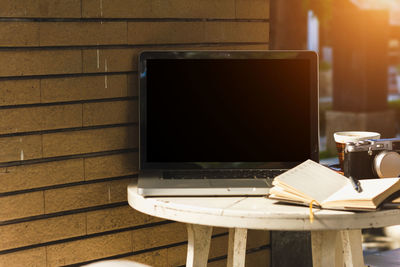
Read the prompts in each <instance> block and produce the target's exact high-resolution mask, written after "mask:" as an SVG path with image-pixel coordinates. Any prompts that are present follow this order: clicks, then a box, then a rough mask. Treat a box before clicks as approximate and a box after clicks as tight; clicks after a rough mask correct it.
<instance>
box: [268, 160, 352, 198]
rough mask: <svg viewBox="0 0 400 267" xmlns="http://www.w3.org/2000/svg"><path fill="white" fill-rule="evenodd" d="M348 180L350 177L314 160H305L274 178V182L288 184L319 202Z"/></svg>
mask: <svg viewBox="0 0 400 267" xmlns="http://www.w3.org/2000/svg"><path fill="white" fill-rule="evenodd" d="M348 182H349V180H348V178H346V177H344V176H343V175H341V174H339V173H336V172H335V171H333V170H331V169H329V168H328V167H325V166H322V165H321V164H318V163H316V162H314V161H312V160H307V161H305V162H303V163H302V164H300V165H298V166H296V167H294V168H292V169H290V170H288V171H286V172H285V173H283V174H281V175H279V176H277V177H276V178H275V180H274V184H278V186H280V184H282V185H284V186H287V187H289V188H291V189H292V190H295V191H298V192H299V193H301V194H303V195H306V196H309V198H311V199H314V200H316V201H317V202H318V203H322V202H323V201H324V200H325V199H327V198H328V197H330V196H331V195H332V194H333V193H335V192H336V191H338V190H340V189H341V188H342V187H343V186H345V185H347V184H348Z"/></svg>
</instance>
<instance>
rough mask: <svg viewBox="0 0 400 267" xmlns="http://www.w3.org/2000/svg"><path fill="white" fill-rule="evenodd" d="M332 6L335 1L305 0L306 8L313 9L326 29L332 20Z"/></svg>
mask: <svg viewBox="0 0 400 267" xmlns="http://www.w3.org/2000/svg"><path fill="white" fill-rule="evenodd" d="M332 4H333V0H303V6H304V8H305V9H307V10H309V9H311V10H312V11H313V12H314V14H315V15H316V16H317V17H318V19H319V21H320V22H321V24H322V25H323V26H325V27H328V24H329V22H330V20H331V19H332Z"/></svg>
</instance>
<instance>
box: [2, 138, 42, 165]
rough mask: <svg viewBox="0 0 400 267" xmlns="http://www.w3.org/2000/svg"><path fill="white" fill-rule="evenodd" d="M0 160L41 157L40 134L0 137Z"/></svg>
mask: <svg viewBox="0 0 400 267" xmlns="http://www.w3.org/2000/svg"><path fill="white" fill-rule="evenodd" d="M0 147H1V150H0V162H8V161H18V160H27V159H35V158H41V157H42V139H41V137H40V135H27V136H17V137H2V138H0Z"/></svg>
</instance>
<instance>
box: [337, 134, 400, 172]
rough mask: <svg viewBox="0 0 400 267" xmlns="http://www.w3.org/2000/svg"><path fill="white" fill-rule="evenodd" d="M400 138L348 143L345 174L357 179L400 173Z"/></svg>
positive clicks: (345, 155)
mask: <svg viewBox="0 0 400 267" xmlns="http://www.w3.org/2000/svg"><path fill="white" fill-rule="evenodd" d="M399 153H400V138H391V139H369V140H363V141H358V142H350V143H346V147H345V151H344V162H343V172H344V175H345V176H347V177H349V176H352V177H354V178H357V179H368V178H384V177H397V176H399V175H400V154H399Z"/></svg>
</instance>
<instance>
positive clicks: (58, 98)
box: [0, 75, 127, 103]
mask: <svg viewBox="0 0 400 267" xmlns="http://www.w3.org/2000/svg"><path fill="white" fill-rule="evenodd" d="M0 86H1V82H0ZM40 89H41V101H42V102H43V103H48V102H63V101H76V100H87V99H103V98H114V97H124V96H127V75H108V76H107V77H106V76H103V75H101V76H84V77H67V78H53V79H42V80H41V88H40ZM0 94H1V91H0ZM0 101H1V100H0Z"/></svg>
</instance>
